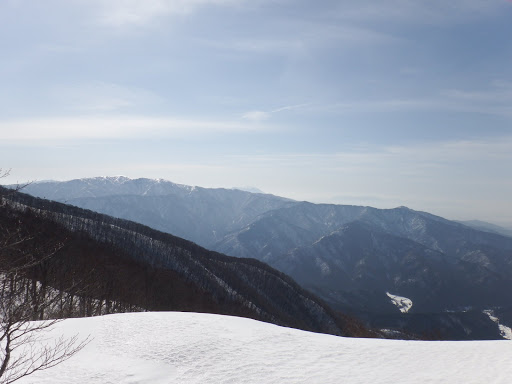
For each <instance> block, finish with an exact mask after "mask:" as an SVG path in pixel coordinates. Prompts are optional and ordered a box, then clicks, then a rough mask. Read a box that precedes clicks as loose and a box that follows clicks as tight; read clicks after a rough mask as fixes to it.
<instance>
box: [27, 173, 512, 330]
mask: <svg viewBox="0 0 512 384" xmlns="http://www.w3.org/2000/svg"><path fill="white" fill-rule="evenodd" d="M25 192H27V193H30V194H32V195H34V196H39V197H45V198H47V199H51V200H57V201H62V202H66V203H69V204H72V205H75V206H78V207H82V208H86V209H90V210H93V211H97V212H101V213H105V214H108V215H112V216H115V217H120V218H124V219H129V220H133V221H137V222H140V223H142V224H145V225H148V226H150V227H152V228H155V229H158V230H161V231H164V232H168V233H172V234H174V235H177V236H180V237H183V238H186V239H189V240H191V241H194V242H196V243H198V244H200V245H201V246H204V247H206V248H209V249H212V250H216V251H219V252H222V253H225V254H228V255H231V256H237V257H251V258H256V259H258V260H261V261H263V262H265V263H268V264H270V265H271V266H273V267H275V268H277V269H279V270H280V271H282V272H284V273H286V274H288V275H290V276H291V277H293V278H294V279H295V280H296V281H297V282H298V283H299V284H301V285H302V286H303V287H304V288H306V289H309V290H311V291H313V292H314V293H316V294H317V295H319V296H320V297H321V298H323V299H324V300H326V301H327V302H328V303H329V304H330V305H331V306H332V307H333V308H335V309H338V310H342V311H349V312H351V313H354V314H357V315H358V316H361V317H362V318H365V319H366V320H367V321H368V323H369V324H370V325H377V326H378V327H381V328H386V327H387V328H400V327H402V329H405V330H406V331H410V332H414V333H418V332H422V333H428V332H431V331H433V329H435V332H438V333H440V334H443V335H445V336H446V337H454V336H453V335H455V334H457V335H458V336H456V338H465V337H466V338H490V337H491V334H492V335H493V336H492V337H494V336H495V334H494V332H495V331H490V330H489V331H485V332H483V333H480V334H479V333H478V332H480V331H481V330H482V329H485V328H486V327H487V326H489V327H490V328H489V329H491V328H492V329H496V327H495V326H493V327H491V326H490V325H491V320H490V319H489V317H488V316H487V315H486V314H484V313H483V310H486V309H494V310H496V311H498V312H499V311H502V312H503V313H509V312H507V311H508V309H507V308H509V307H512V302H511V300H510V295H509V292H511V291H512V237H508V236H504V235H503V234H500V233H497V232H499V231H497V230H496V229H495V228H494V230H492V231H491V230H490V228H487V230H485V231H483V230H480V229H477V228H474V227H475V226H476V223H474V222H472V223H467V224H469V225H464V224H462V223H458V222H454V221H449V220H446V219H443V218H441V217H438V216H434V215H431V214H428V213H426V212H419V211H414V210H411V209H408V208H406V207H398V208H395V209H376V208H371V207H361V206H348V205H328V204H312V203H307V202H297V201H293V200H289V199H285V198H281V197H277V196H273V195H267V194H259V193H249V192H245V191H241V190H231V189H207V188H199V187H190V186H184V185H179V184H174V183H171V182H169V181H164V180H151V179H136V180H132V179H128V178H125V177H100V178H92V179H79V180H72V181H68V182H44V183H34V184H31V185H29V186H27V187H26V188H25ZM479 225H480V226H482V225H481V224H479ZM389 295H396V296H399V297H403V298H406V299H408V300H410V301H411V302H412V306H411V307H410V309H409V310H408V311H407V312H406V313H402V312H400V308H398V307H397V306H396V305H394V304H393V302H392V300H391V299H390V296H389ZM503 321H508V324H507V325H508V326H511V325H512V324H511V321H512V319H510V320H508V317H507V316H505V319H503ZM450 324H451V325H450ZM484 324H487V325H484ZM450 335H451V336H450ZM477 335H478V336H477ZM464 336H465V337H464Z"/></svg>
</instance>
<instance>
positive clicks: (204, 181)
mask: <svg viewBox="0 0 512 384" xmlns="http://www.w3.org/2000/svg"><path fill="white" fill-rule="evenodd" d="M511 20H512V2H510V1H507V0H452V1H441V0H429V1H426V0H423V1H419V0H388V1H385V2H384V1H379V0H358V1H353V0H350V1H349V0H337V1H334V0H333V1H331V0H323V1H315V2H312V1H302V0H251V1H249V0H45V1H44V2H42V1H37V0H2V1H1V2H0V52H1V53H0V168H2V169H4V170H9V169H10V170H11V171H10V176H9V177H6V178H3V179H2V183H16V182H25V181H40V180H47V179H53V180H69V179H74V178H81V177H94V176H114V175H124V176H128V177H132V178H137V177H149V178H163V179H167V180H171V181H174V182H176V183H182V184H187V185H198V186H203V187H237V186H238V187H240V186H254V187H257V188H259V189H261V190H263V191H265V192H268V193H273V194H276V195H281V196H286V197H290V198H293V199H298V200H308V201H312V202H322V203H336V204H356V205H369V206H374V207H378V208H392V207H396V206H408V207H410V208H412V209H416V210H423V211H428V212H431V213H434V214H437V215H441V216H443V217H446V218H449V219H459V220H469V219H480V220H485V221H489V222H492V223H496V224H501V225H506V226H509V227H512V202H511V196H512V125H511V123H512V22H511Z"/></svg>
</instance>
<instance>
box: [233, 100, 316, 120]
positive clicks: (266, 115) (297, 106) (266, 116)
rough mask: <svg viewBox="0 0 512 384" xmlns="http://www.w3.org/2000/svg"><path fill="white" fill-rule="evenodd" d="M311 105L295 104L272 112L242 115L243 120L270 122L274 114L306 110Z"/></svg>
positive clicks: (253, 112)
mask: <svg viewBox="0 0 512 384" xmlns="http://www.w3.org/2000/svg"><path fill="white" fill-rule="evenodd" d="M311 105H312V104H311V103H303V104H294V105H285V106H284V107H280V108H276V109H272V110H270V111H260V110H254V111H249V112H246V113H244V114H243V115H242V118H243V119H245V120H250V121H263V120H268V119H270V118H271V117H272V115H273V114H275V113H279V112H284V111H293V110H298V109H304V108H307V107H309V106H311Z"/></svg>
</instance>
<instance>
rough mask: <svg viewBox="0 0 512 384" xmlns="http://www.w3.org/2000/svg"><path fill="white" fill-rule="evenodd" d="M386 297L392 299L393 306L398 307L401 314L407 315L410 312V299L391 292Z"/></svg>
mask: <svg viewBox="0 0 512 384" xmlns="http://www.w3.org/2000/svg"><path fill="white" fill-rule="evenodd" d="M386 295H388V297H389V298H390V299H391V302H392V303H393V305H396V306H397V307H398V309H399V310H400V312H402V313H407V312H409V309H411V307H412V300H411V299H408V298H407V297H403V296H398V295H393V294H391V293H389V292H386Z"/></svg>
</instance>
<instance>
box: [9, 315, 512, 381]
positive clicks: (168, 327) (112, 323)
mask: <svg viewBox="0 0 512 384" xmlns="http://www.w3.org/2000/svg"><path fill="white" fill-rule="evenodd" d="M77 333H79V334H80V336H81V337H84V338H85V337H86V336H87V335H91V336H92V337H93V338H94V339H93V341H92V342H91V343H90V344H88V345H87V346H86V347H85V348H84V349H83V350H82V351H81V352H79V353H78V354H77V355H75V356H74V357H73V358H71V359H70V360H68V361H66V362H64V363H62V364H61V365H59V366H57V367H55V368H52V369H49V370H47V371H41V372H38V373H36V374H34V375H32V376H29V377H27V378H25V379H22V380H20V381H19V383H24V384H27V383H34V384H35V383H38V384H50V383H51V384H60V383H66V384H68V383H74V384H86V383H87V384H94V383H97V384H100V383H101V384H109V383H111V384H114V383H115V384H128V383H130V384H150V383H151V384H162V383H198V384H199V383H201V384H208V383H237V384H239V383H308V384H310V383H336V384H338V383H350V384H357V383H393V384H399V383H466V384H467V383H486V384H489V383H507V384H508V383H510V378H511V377H512V364H510V362H511V356H512V343H511V342H509V341H505V340H503V341H462V342H461V341H459V342H453V341H452V342H449V341H444V342H439V341H401V340H382V339H356V338H342V337H336V336H329V335H322V334H315V333H310V332H304V331H299V330H295V329H290V328H283V327H278V326H276V325H272V324H267V323H262V322H258V321H255V320H250V319H243V318H237V317H229V316H220V315H211V314H197V313H180V312H160V313H131V314H118V315H108V316H102V317H94V318H87V319H68V320H65V321H63V322H61V323H59V324H57V326H56V328H55V329H54V331H53V333H52V335H53V337H57V336H58V335H59V334H65V335H67V336H70V335H74V334H77Z"/></svg>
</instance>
